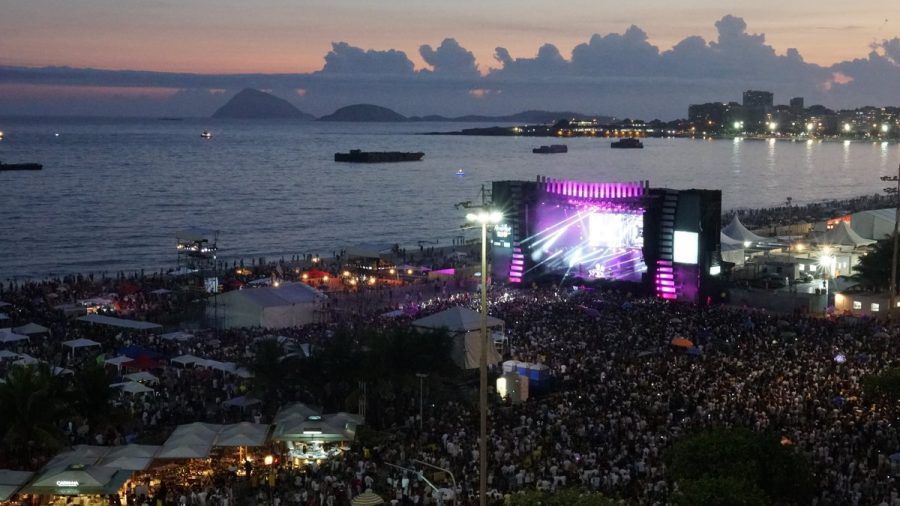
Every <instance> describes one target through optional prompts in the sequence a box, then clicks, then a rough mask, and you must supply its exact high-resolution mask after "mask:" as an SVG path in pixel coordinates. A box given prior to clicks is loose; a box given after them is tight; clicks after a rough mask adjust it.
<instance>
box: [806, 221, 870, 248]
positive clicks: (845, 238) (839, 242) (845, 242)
mask: <svg viewBox="0 0 900 506" xmlns="http://www.w3.org/2000/svg"><path fill="white" fill-rule="evenodd" d="M816 241H817V242H818V243H819V244H827V245H829V246H849V247H852V248H858V247H860V246H868V245H869V244H874V243H875V242H877V241H875V240H873V239H865V238H863V237H861V236H860V235H859V234H857V233H856V232H854V231H853V229H852V228H850V225H848V224H847V222H846V221H840V222H838V224H837V225H835V226H834V227H833V228H832V229H831V230H828V231H827V232H825V233H823V234H821V235H820V236H819V237H818V239H817V240H816Z"/></svg>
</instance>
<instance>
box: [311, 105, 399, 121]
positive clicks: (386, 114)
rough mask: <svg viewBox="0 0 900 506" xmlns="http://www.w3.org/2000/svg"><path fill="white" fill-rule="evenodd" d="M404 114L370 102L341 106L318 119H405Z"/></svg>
mask: <svg viewBox="0 0 900 506" xmlns="http://www.w3.org/2000/svg"><path fill="white" fill-rule="evenodd" d="M406 120H407V118H406V116H404V115H402V114H400V113H398V112H396V111H392V110H390V109H388V108H387V107H381V106H378V105H372V104H356V105H348V106H347V107H341V108H340V109H338V110H336V111H334V112H333V113H332V114H329V115H328V116H322V117H321V118H319V121H360V122H362V121H385V122H387V121H390V122H397V121H406Z"/></svg>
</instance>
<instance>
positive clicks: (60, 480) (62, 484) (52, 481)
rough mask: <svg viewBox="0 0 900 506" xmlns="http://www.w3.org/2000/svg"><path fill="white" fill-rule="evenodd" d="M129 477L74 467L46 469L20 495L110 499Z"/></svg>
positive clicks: (118, 472)
mask: <svg viewBox="0 0 900 506" xmlns="http://www.w3.org/2000/svg"><path fill="white" fill-rule="evenodd" d="M130 477H131V471H124V470H121V469H115V468H112V467H101V466H94V465H90V466H85V465H78V464H74V465H71V466H68V467H57V468H53V469H48V470H47V471H45V472H44V473H43V474H41V475H40V476H39V477H37V478H35V479H34V480H33V481H32V482H31V483H30V484H28V486H26V487H25V488H24V489H22V491H23V492H24V493H26V494H34V495H110V494H115V493H116V492H117V491H118V490H119V489H120V488H122V485H124V484H125V482H126V481H128V479H129V478H130Z"/></svg>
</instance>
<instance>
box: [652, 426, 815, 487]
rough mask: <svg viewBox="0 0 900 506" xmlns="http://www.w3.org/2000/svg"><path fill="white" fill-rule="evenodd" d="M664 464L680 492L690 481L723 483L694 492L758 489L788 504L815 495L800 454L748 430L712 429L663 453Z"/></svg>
mask: <svg viewBox="0 0 900 506" xmlns="http://www.w3.org/2000/svg"><path fill="white" fill-rule="evenodd" d="M666 462H667V466H668V468H669V470H670V472H671V473H672V476H673V478H675V480H676V481H677V482H678V484H679V487H682V488H684V487H687V488H688V489H689V490H691V489H690V484H689V483H688V482H690V481H692V480H694V481H696V480H709V479H711V480H716V479H725V480H726V481H724V482H721V483H703V484H698V485H697V486H698V489H697V490H698V493H712V492H715V491H716V490H719V491H723V493H724V491H725V490H732V491H733V490H738V491H744V492H747V491H752V490H753V489H754V488H758V489H759V490H762V491H763V493H764V494H765V495H766V497H768V498H769V499H770V500H771V501H775V500H776V499H777V500H779V501H782V502H789V503H808V502H809V500H810V499H811V498H812V496H813V495H814V493H815V481H814V479H813V475H812V471H811V467H810V465H809V463H808V461H807V460H806V459H805V457H804V456H803V455H801V454H799V453H797V452H795V451H794V450H793V448H791V447H790V446H784V445H782V444H781V441H780V438H779V437H777V436H774V435H768V434H758V433H755V432H752V431H750V430H747V429H712V430H707V431H703V432H698V433H696V434H693V435H690V436H688V437H685V438H683V439H681V440H679V441H677V442H675V444H674V445H673V446H672V447H671V448H670V449H669V450H668V451H667V452H666ZM728 480H731V481H728ZM735 481H744V482H746V485H747V487H744V488H741V487H738V488H735V487H736V486H737V485H736V484H735V483H734V482H735ZM753 497H754V496H753V495H749V496H748V500H750V499H752V498H753ZM704 504H705V503H704Z"/></svg>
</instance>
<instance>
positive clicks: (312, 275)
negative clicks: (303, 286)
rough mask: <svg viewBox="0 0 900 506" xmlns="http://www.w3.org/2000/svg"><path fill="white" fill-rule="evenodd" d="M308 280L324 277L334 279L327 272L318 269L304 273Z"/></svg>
mask: <svg viewBox="0 0 900 506" xmlns="http://www.w3.org/2000/svg"><path fill="white" fill-rule="evenodd" d="M306 275H307V277H309V279H319V278H324V277H325V276H329V277H334V276H332V275H331V273H329V272H325V271H320V270H319V269H310V270H309V272H307V273H306Z"/></svg>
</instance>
